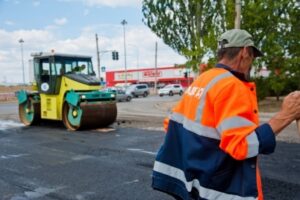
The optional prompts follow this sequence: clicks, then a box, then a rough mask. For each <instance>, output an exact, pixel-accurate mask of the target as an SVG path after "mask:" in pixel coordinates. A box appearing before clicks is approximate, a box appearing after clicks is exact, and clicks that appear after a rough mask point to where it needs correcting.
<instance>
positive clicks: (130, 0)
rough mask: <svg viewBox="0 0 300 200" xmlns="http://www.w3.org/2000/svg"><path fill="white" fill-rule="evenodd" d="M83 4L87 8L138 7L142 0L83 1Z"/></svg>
mask: <svg viewBox="0 0 300 200" xmlns="http://www.w3.org/2000/svg"><path fill="white" fill-rule="evenodd" d="M83 2H84V3H85V4H87V5H89V6H95V5H100V6H109V7H119V6H140V5H141V3H142V0H83Z"/></svg>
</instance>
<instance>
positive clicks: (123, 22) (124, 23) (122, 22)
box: [121, 19, 127, 87]
mask: <svg viewBox="0 0 300 200" xmlns="http://www.w3.org/2000/svg"><path fill="white" fill-rule="evenodd" d="M121 24H122V25H123V36H124V64H125V87H127V62H126V36H125V25H126V24H127V21H126V20H125V19H123V20H122V21H121Z"/></svg>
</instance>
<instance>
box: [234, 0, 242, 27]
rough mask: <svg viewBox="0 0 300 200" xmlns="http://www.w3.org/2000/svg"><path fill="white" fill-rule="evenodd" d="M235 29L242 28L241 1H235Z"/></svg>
mask: <svg viewBox="0 0 300 200" xmlns="http://www.w3.org/2000/svg"><path fill="white" fill-rule="evenodd" d="M234 28H236V29H240V28H241V0H235V20H234Z"/></svg>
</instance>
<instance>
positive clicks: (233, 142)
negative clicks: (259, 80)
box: [152, 29, 300, 200]
mask: <svg viewBox="0 0 300 200" xmlns="http://www.w3.org/2000/svg"><path fill="white" fill-rule="evenodd" d="M218 44H219V45H218V55H217V56H218V63H217V64H216V67H215V68H213V69H210V70H208V71H206V72H204V73H202V74H201V75H200V76H199V77H198V78H197V79H196V80H195V81H194V82H193V83H192V84H191V85H190V86H189V88H188V89H187V90H186V91H185V93H184V95H183V97H182V99H181V100H180V101H179V102H178V104H177V105H176V106H175V107H174V108H173V110H172V113H171V114H170V116H169V117H168V119H167V120H165V128H166V132H167V133H166V136H165V140H164V143H163V145H162V147H161V148H160V150H159V152H158V154H157V157H156V160H155V163H154V168H153V179H152V187H153V188H154V189H156V190H160V191H162V192H165V193H168V194H170V195H172V196H173V197H174V198H176V199H184V200H190V199H208V200H216V199H218V200H224V199H226V200H228V199H234V200H238V199H241V200H244V199H247V200H252V199H253V200H255V199H258V200H262V199H263V193H262V186H261V178H260V172H259V169H258V164H257V161H258V158H257V157H258V155H259V154H271V153H273V152H274V150H275V146H276V140H275V136H276V135H277V134H278V133H279V132H280V131H281V130H282V129H284V128H285V127H286V126H288V125H289V124H290V123H291V122H292V121H293V120H296V119H299V118H300V92H299V91H295V92H292V93H291V94H289V95H287V96H286V97H285V98H284V100H283V103H282V108H281V110H280V111H279V112H278V113H277V114H275V115H274V116H273V117H272V118H271V119H270V120H269V122H268V123H265V124H260V123H259V116H258V105H257V98H256V88H255V84H254V83H252V82H249V80H248V79H249V74H250V69H251V65H252V62H253V60H254V59H255V58H256V57H260V56H262V55H263V54H262V53H261V51H260V50H258V49H257V48H256V47H255V46H254V42H253V39H252V36H251V35H250V34H249V33H248V32H247V31H245V30H240V29H233V30H229V31H226V32H225V33H223V34H222V35H221V36H220V38H219V39H218Z"/></svg>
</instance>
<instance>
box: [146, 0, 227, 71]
mask: <svg viewBox="0 0 300 200" xmlns="http://www.w3.org/2000/svg"><path fill="white" fill-rule="evenodd" d="M220 5H221V3H220V1H211V0H190V1H186V0H144V1H143V14H144V19H143V21H144V23H145V24H146V25H147V26H148V27H149V28H150V29H151V30H152V31H153V32H154V33H156V34H157V35H158V37H160V38H162V40H163V41H164V42H165V43H166V44H167V45H169V46H170V47H171V48H173V49H174V50H175V51H176V52H178V53H179V54H181V55H183V56H185V57H186V58H187V60H188V62H187V66H188V67H192V68H193V69H194V70H196V69H197V68H198V64H200V63H201V61H202V60H203V58H204V56H205V55H207V54H209V53H211V52H212V49H215V48H216V45H217V43H216V35H218V33H219V32H220V27H221V24H218V22H219V20H217V16H218V15H216V14H215V13H216V10H217V9H218V7H219V6H220ZM215 22H217V23H215Z"/></svg>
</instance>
